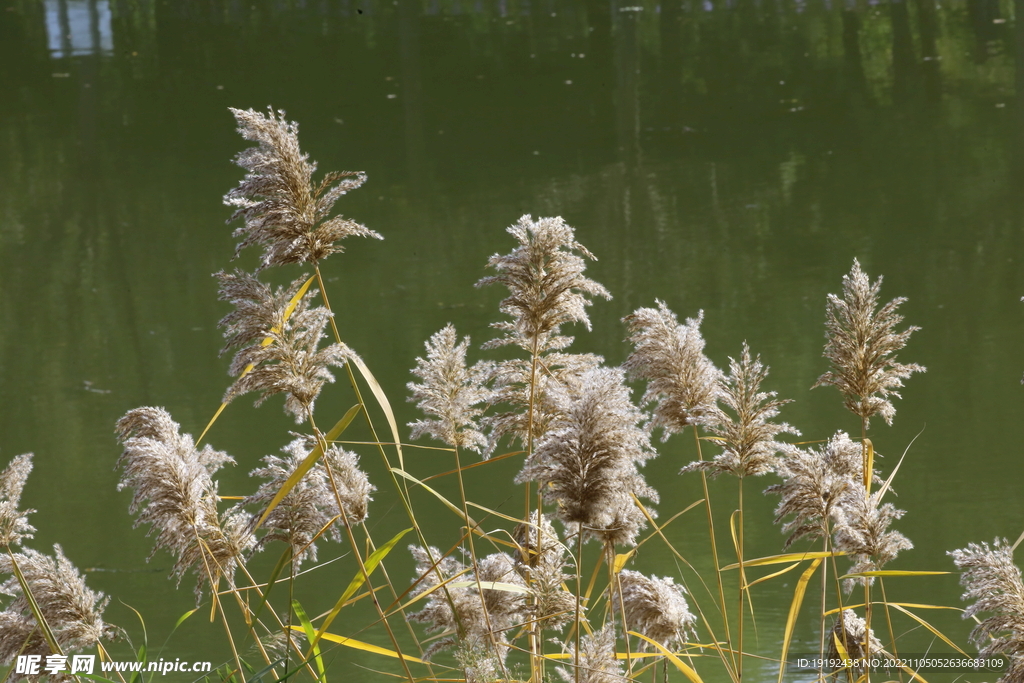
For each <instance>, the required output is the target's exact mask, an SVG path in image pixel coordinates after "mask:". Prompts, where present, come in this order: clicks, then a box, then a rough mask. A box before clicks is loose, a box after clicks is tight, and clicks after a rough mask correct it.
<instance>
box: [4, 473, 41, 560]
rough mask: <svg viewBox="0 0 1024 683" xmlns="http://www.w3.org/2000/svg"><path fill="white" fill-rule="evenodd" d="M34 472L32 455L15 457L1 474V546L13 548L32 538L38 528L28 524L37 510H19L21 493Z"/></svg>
mask: <svg viewBox="0 0 1024 683" xmlns="http://www.w3.org/2000/svg"><path fill="white" fill-rule="evenodd" d="M31 471H32V454H31V453H24V454H22V455H18V456H15V457H14V459H13V460H11V462H10V463H8V465H7V467H6V468H4V471H3V472H0V546H12V545H15V544H16V543H21V541H22V540H23V539H26V538H32V534H33V533H34V532H35V530H36V528H35V527H34V526H32V525H31V524H29V523H28V516H29V515H30V514H32V513H33V512H35V510H19V509H18V503H19V502H20V501H21V492H22V489H24V488H25V482H26V481H28V475H29V473H30V472H31Z"/></svg>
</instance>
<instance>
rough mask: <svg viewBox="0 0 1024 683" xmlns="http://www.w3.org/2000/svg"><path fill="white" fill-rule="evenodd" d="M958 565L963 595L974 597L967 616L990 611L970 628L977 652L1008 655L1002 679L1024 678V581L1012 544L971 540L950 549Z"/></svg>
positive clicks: (1015, 682)
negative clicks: (963, 545) (958, 548)
mask: <svg viewBox="0 0 1024 683" xmlns="http://www.w3.org/2000/svg"><path fill="white" fill-rule="evenodd" d="M949 555H951V556H952V557H953V562H954V563H955V564H956V566H957V569H959V570H960V571H962V572H963V574H961V575H960V583H961V584H962V585H963V586H964V588H965V589H966V590H965V591H964V594H963V597H962V599H963V600H964V601H965V602H970V601H972V600H973V601H974V602H973V604H972V605H970V606H969V607H968V608H967V609H966V610H965V611H964V614H963V617H964V619H971V618H974V619H978V618H979V617H978V615H980V614H982V613H988V614H989V615H990V616H987V617H985V618H984V619H982V620H981V621H980V623H978V625H977V626H975V627H974V630H973V631H971V636H970V637H971V642H973V643H974V644H975V645H977V646H978V653H979V655H981V656H986V655H1005V656H1006V657H1007V659H1008V660H1009V666H1008V667H1007V669H1006V673H1005V674H1004V675H1003V677H1002V678H1000V679H999V683H1020V682H1021V681H1024V581H1022V580H1021V571H1020V568H1019V567H1018V566H1017V565H1016V564H1014V562H1013V548H1012V546H1010V545H1008V544H1007V543H1006V540H1005V539H999V538H997V539H996V540H995V541H994V542H993V543H992V545H991V547H990V546H989V544H988V543H981V544H978V543H971V544H968V546H967V547H966V548H962V549H960V550H953V551H951V552H950V553H949Z"/></svg>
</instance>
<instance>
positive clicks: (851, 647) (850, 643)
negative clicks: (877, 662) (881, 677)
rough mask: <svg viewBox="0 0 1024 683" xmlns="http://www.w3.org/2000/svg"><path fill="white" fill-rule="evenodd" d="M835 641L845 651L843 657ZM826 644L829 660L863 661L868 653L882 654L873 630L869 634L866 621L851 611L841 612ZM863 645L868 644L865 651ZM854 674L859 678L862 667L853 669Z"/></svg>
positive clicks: (880, 644)
mask: <svg viewBox="0 0 1024 683" xmlns="http://www.w3.org/2000/svg"><path fill="white" fill-rule="evenodd" d="M866 639H867V640H866ZM837 640H838V641H839V642H840V643H842V645H843V648H844V649H845V650H846V655H845V656H842V655H840V653H839V648H837V647H836V641H837ZM828 642H829V649H828V658H829V659H864V658H865V657H867V656H868V655H869V653H875V654H877V653H879V652H883V650H882V641H880V640H879V639H878V638H877V637H875V631H874V629H872V630H871V631H870V634H869V633H868V624H867V621H865V620H864V619H862V618H861V617H859V616H857V613H856V612H854V611H853V610H852V609H847V610H843V611H842V612H841V613H840V614H839V616H838V617H837V618H836V621H835V624H833V626H832V637H831V638H830V639H829V641H828ZM865 643H867V644H868V647H867V648H866V649H865V647H864V645H865ZM854 672H855V674H856V675H857V676H858V677H859V676H860V675H861V674H863V673H864V667H854Z"/></svg>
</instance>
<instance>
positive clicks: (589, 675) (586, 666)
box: [557, 625, 629, 683]
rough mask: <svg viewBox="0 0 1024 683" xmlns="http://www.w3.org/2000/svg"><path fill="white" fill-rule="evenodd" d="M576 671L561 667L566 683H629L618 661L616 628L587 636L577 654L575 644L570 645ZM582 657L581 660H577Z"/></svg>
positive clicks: (605, 629) (568, 647)
mask: <svg viewBox="0 0 1024 683" xmlns="http://www.w3.org/2000/svg"><path fill="white" fill-rule="evenodd" d="M566 649H567V650H568V653H569V656H570V658H572V659H573V661H574V662H575V666H573V667H572V668H569V667H564V666H560V667H558V669H557V671H558V675H559V676H561V677H562V680H563V681H565V683H577V682H578V683H626V682H627V681H628V680H629V679H628V678H626V677H625V676H624V675H623V670H622V663H621V662H620V661H619V660H618V659H616V658H615V629H614V627H613V626H612V625H608V626H605V627H604V628H602V629H601V630H600V631H594V633H592V634H588V635H586V636H583V638H582V639H581V641H580V645H579V650H578V651H577V649H576V645H575V643H568V644H567V645H566ZM577 654H578V659H577Z"/></svg>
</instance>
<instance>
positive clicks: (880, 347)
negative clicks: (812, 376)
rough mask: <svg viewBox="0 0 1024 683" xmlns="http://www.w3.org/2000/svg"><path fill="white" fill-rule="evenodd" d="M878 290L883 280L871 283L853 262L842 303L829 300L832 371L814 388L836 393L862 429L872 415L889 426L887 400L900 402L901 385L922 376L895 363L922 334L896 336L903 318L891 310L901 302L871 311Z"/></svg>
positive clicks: (832, 296)
mask: <svg viewBox="0 0 1024 683" xmlns="http://www.w3.org/2000/svg"><path fill="white" fill-rule="evenodd" d="M881 289H882V278H881V277H879V278H878V279H877V280H875V282H874V283H872V282H871V279H870V278H869V277H868V276H867V274H865V273H864V271H863V270H861V267H860V263H858V262H857V259H854V260H853V268H852V269H851V270H850V273H849V275H844V276H843V297H842V298H839V297H838V296H836V295H835V294H829V295H828V309H827V310H828V320H827V321H826V322H825V336H826V337H827V338H828V342H827V343H826V344H825V353H824V355H825V358H827V359H828V360H829V362H830V363H831V364H832V369H831V370H830V371H828V372H826V373H825V374H824V375H822V376H821V377H819V378H818V381H817V382H815V384H814V386H815V387H819V386H826V385H831V386H834V387H838V389H839V390H840V391H841V392H843V396H844V397H845V400H844V402H843V405H845V406H846V409H847V410H849V411H850V412H852V413H853V414H854V415H858V416H859V417H860V418H861V420H863V422H864V424H865V425H867V424H868V422H869V420H870V418H871V417H872V416H873V415H881V416H882V419H884V420H885V422H886V424H890V425H891V424H892V418H893V416H894V415H895V414H896V408H895V407H894V406H893V404H892V401H890V400H889V397H890V396H895V397H896V398H900V395H899V392H897V391H896V390H897V389H899V388H900V387H902V386H903V380H905V379H907V378H908V377H910V375H911V374H912V373H915V372H924V371H925V368H923V367H921V366H920V365H915V364H913V363H910V364H907V363H898V362H896V352H897V351H899V350H900V349H902V348H903V347H904V346H906V345H907V340H908V339H910V335H911V334H913V333H914V332H915V331H916V330H919V329H921V328H919V327H908V328H907V329H905V330H903V331H902V332H897V331H896V326H897V325H899V324H900V323H901V322H903V316H901V315H899V314H898V313H897V312H896V309H897V308H899V307H900V304H902V303H903V302H905V301H906V299H905V298H903V297H900V298H896V299H893V300H892V301H890V302H889V303H887V304H885V305H884V306H882V307H881V308H880V309H878V310H877V311H876V310H875V309H876V308H877V307H878V294H879V292H880V291H881ZM812 388H813V387H812Z"/></svg>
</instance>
